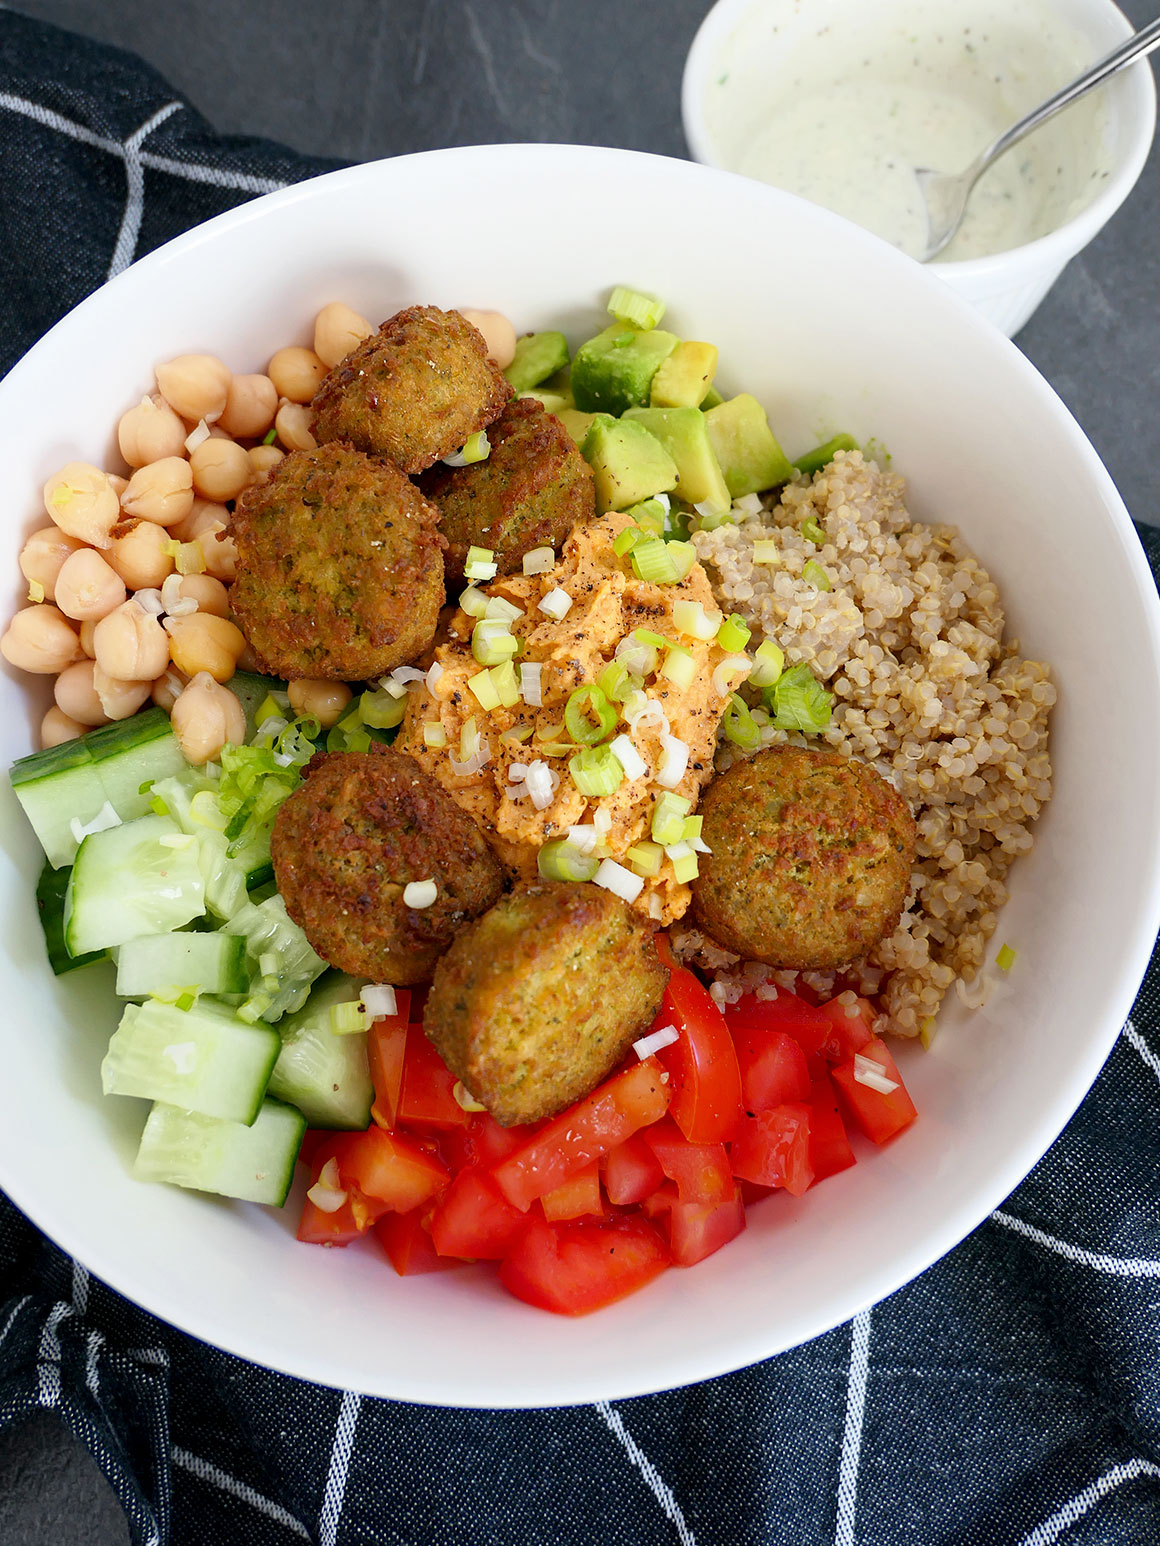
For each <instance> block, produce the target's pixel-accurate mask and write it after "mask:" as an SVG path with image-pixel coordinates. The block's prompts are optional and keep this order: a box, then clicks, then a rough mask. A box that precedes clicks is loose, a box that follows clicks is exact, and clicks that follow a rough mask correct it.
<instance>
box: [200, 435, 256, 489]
mask: <svg viewBox="0 0 1160 1546" xmlns="http://www.w3.org/2000/svg"><path fill="white" fill-rule="evenodd" d="M189 465H190V467H191V468H192V469H193V486H194V488H195V489H196V490H197V492H198V494H199V495H200V496H201V498H202V499H214V500H225V499H236V498H237V497H238V495H239V494H240V493H241V492H242V490H243V489H244V488H245V486H246V484H247V483H249V481H250V479H251V478H252V477H253V475H254V470H253V468H252V467H251V466H250V459H249V457H248V456H247V455H246V453H245V450H244V448H243V447H242V446H240V445H238V443H237V441H236V440H218V439H216V438H214V437H211V438H210V439H209V440H203V441H202V443H201V445H199V446H198V448H197V450H196V451H195V452H194V453H193V455H192V456H191V457H190V458H189Z"/></svg>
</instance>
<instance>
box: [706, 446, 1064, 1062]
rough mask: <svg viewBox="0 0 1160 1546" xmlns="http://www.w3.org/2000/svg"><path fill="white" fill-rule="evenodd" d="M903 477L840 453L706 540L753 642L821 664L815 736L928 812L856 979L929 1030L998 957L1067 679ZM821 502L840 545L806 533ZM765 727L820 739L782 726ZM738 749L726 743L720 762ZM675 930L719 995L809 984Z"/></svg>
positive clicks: (889, 1021)
mask: <svg viewBox="0 0 1160 1546" xmlns="http://www.w3.org/2000/svg"><path fill="white" fill-rule="evenodd" d="M904 491H905V486H904V482H903V479H902V478H900V477H898V476H897V475H895V474H893V473H891V472H888V471H885V470H883V469H882V468H881V467H879V466H878V464H877V463H875V462H872V461H868V460H866V459H865V458H864V457H863V456H862V454H861V452H858V451H850V452H839V453H838V455H837V456H836V457H835V459H834V460H833V461H832V462H831V463H830V464H829V465H828V466H827V467H825V468H823V469H822V471H821V472H819V473H817V474H816V475H815V476H814V477H813V478H812V479H807V478H799V479H798V480H797V481H795V482H793V483H791V484H788V485H787V486H786V487H785V488H784V489H783V490H782V491H781V496H780V499H779V501H778V503H777V504H775V505H774V506H773V507H772V508H771V509H768V510H762V511H761V512H760V513H759V514H756V515H754V516H751V517H749V518H747V519H745V520H743V521H740V522H739V523H738V524H736V525H729V524H726V525H722V526H720V527H718V528H717V529H716V530H715V531H706V532H698V533H697V534H696V535H695V536H694V538H693V540H694V542H695V543H696V547H697V553H698V555H699V557H700V558H701V560H702V562H703V563H704V564H705V566H706V569H707V571H708V573H709V576H710V578H711V580H712V582H713V587H714V590H715V592H716V594H717V597H718V601H719V604H720V605H721V607H722V609H723V610H724V611H725V612H726V613H729V612H739V613H741V615H742V616H743V617H744V618H745V619H746V620H747V622H749V623H750V625H751V626H752V627H753V629H754V638H753V641H752V644H753V645H756V644H757V643H758V642H759V641H760V638H761V637H762V636H764V637H765V638H768V639H772V640H773V641H774V642H775V643H777V644H778V645H779V646H780V647H781V649H782V650H784V652H785V657H786V663H787V665H795V664H797V663H798V662H799V661H804V662H806V663H808V664H809V665H810V666H811V667H812V669H813V670H814V672H815V673H816V674H817V676H818V677H819V678H821V680H822V681H823V682H824V683H825V684H826V686H827V688H828V689H829V691H830V692H832V693H833V694H834V710H833V717H832V719H831V722H830V725H829V727H828V728H827V729H826V730H824V731H823V732H822V734H821V736H820V737H818V738H815V739H814V742H813V744H818V741H819V740H820V741H823V742H825V743H826V744H827V745H829V746H832V747H834V748H835V749H836V750H838V751H841V752H844V753H846V754H847V755H849V756H852V757H860V758H862V759H864V760H865V761H867V762H870V763H873V765H874V766H875V767H877V768H878V770H879V771H880V772H881V773H882V774H884V775H885V776H886V777H887V778H889V779H890V780H891V781H892V782H893V783H894V784H895V786H896V787H897V788H898V790H899V791H900V792H901V793H902V794H903V795H904V796H905V797H906V799H907V800H908V801H909V803H910V805H911V808H912V809H913V811H914V815H915V818H916V821H917V827H918V843H917V849H916V855H915V864H914V871H913V875H912V885H911V896H910V900H909V904H908V906H907V908H906V911H905V912H904V913H903V915H902V918H901V920H900V921H899V924H898V927H897V928H896V929H895V930H894V932H893V933H892V934H890V935H888V936H887V938H886V939H884V940H882V941H880V943H879V944H877V945H876V946H875V947H874V949H873V950H872V951H871V952H870V953H869V955H868V956H867V958H866V960H865V961H864V962H861V963H858V964H857V965H856V967H855V968H853V969H852V970H851V971H848V972H846V973H843V974H842V981H843V984H847V983H849V984H852V985H854V986H856V987H857V988H858V989H859V990H860V991H863V992H875V991H878V992H880V995H881V999H880V1001H881V1003H882V1004H883V1006H884V1010H885V1016H886V1026H885V1028H886V1029H888V1030H891V1031H893V1032H895V1033H896V1034H898V1035H902V1036H917V1035H923V1036H924V1037H925V1036H927V1035H928V1034H929V1032H930V1029H931V1028H932V1025H933V1017H934V1016H935V1014H936V1013H937V1011H938V1008H939V1005H940V1003H941V1002H942V999H943V996H944V994H945V993H946V992H947V990H948V989H949V988H950V986H951V984H952V983H953V982H954V981H955V979H956V978H961V979H964V980H967V981H969V980H970V979H973V978H974V977H975V976H976V975H977V974H978V972H979V971H980V969H981V968H982V966H983V963H984V959H985V953H986V949H987V941H988V940H989V939H990V937H991V935H992V933H993V932H994V929H995V924H996V921H997V917H998V912H999V909H1000V908H1001V907H1002V906H1003V903H1004V902H1005V901H1006V899H1007V886H1006V876H1007V871H1008V870H1009V868H1010V867H1011V864H1012V862H1013V861H1014V860H1015V859H1016V858H1017V857H1018V856H1019V855H1020V854H1023V853H1026V852H1027V851H1028V849H1029V848H1030V847H1031V844H1032V836H1031V825H1032V823H1033V822H1034V820H1035V818H1036V817H1037V816H1038V815H1039V812H1040V811H1041V810H1042V808H1043V806H1044V804H1045V803H1046V801H1047V800H1048V798H1049V797H1050V794H1051V763H1050V761H1049V758H1048V750H1047V720H1048V714H1049V711H1050V709H1051V706H1052V704H1053V703H1054V702H1055V697H1056V692H1055V688H1054V686H1053V685H1052V682H1051V675H1050V670H1049V668H1048V667H1047V666H1046V665H1045V664H1043V663H1042V662H1039V661H1034V660H1024V659H1023V658H1022V657H1021V656H1020V655H1019V645H1018V642H1017V641H1016V640H1014V639H1006V640H1005V639H1004V637H1003V627H1004V618H1003V608H1002V604H1001V602H1000V599H999V592H998V589H997V587H996V586H995V584H994V582H993V581H992V580H991V578H990V576H989V575H988V574H987V571H986V570H985V569H984V568H983V567H982V565H981V564H980V563H979V561H978V559H977V558H975V556H974V554H973V553H972V552H971V551H970V549H969V548H968V547H967V545H966V544H965V543H964V542H963V541H962V540H961V538H960V537H959V536H958V533H957V532H956V530H955V529H954V528H953V527H950V526H924V525H921V524H919V523H918V522H916V521H912V520H911V518H910V516H909V514H908V513H907V510H906V506H905V504H904V503H903V496H904ZM811 518H813V519H814V520H816V521H817V522H818V524H819V525H820V526H821V528H822V530H823V531H824V533H825V542H824V544H821V545H819V544H816V543H814V542H812V541H810V540H809V539H808V538H807V537H806V536H804V535H803V534H802V532H801V530H800V527H801V525H802V523H803V522H804V521H807V520H810V519H811ZM770 539H775V540H776V542H777V559H776V562H774V563H765V562H762V563H758V562H755V560H754V546H753V544H754V542H755V541H756V540H763V541H768V540H770ZM810 559H812V560H814V562H815V563H820V564H821V566H822V568H823V569H824V570H825V572H826V575H827V577H828V579H829V581H830V589H829V590H828V591H826V590H820V589H818V588H817V587H816V586H814V585H812V584H811V583H810V582H809V580H806V579H803V578H802V570H803V567H804V566H805V564H806V563H807V561H808V560H810ZM747 696H749V697H750V698H751V700H752V701H753V702H757V701H758V695H757V694H756V693H747ZM759 718H760V716H759ZM762 741H763V744H765V745H775V744H778V743H780V742H784V741H793V742H797V743H800V744H803V745H807V744H810V742H809V741H807V740H806V738H804V737H803V736H801V735H799V734H796V733H787V732H786V731H783V730H777V729H775V728H774V727H773V726H772V725H769V724H766V725H765V726H763V728H762ZM739 755H740V753H738V752H737V751H736V750H735V748H733V747H732V746H731V745H729V743H728V742H723V743H722V746H721V751H720V754H719V760H718V767H719V768H721V769H723V768H725V767H727V766H728V765H729V764H730V763H731V762H732V761H734V760H735V759H736V757H737V756H739ZM676 932H677V944H678V948H680V949H681V950H682V952H683V953H685V954H688V955H696V956H698V957H699V959H700V960H701V961H702V963H703V964H704V965H706V966H708V967H709V968H710V969H711V970H713V971H715V972H716V974H717V978H718V981H717V984H716V985H715V992H716V994H717V996H718V997H720V998H725V999H735V998H737V997H739V996H740V994H741V993H742V992H744V991H747V990H752V989H753V988H755V987H757V986H758V985H760V984H764V983H767V982H774V983H780V984H782V985H783V986H787V987H792V986H793V985H794V982H795V980H796V979H795V977H794V974H792V973H785V972H773V971H771V970H770V969H769V968H767V967H762V966H757V965H755V964H754V963H742V962H739V961H738V960H737V958H736V957H735V956H732V955H730V954H729V953H728V952H726V951H722V950H721V949H720V948H719V947H717V946H716V945H714V944H713V942H712V941H709V940H706V939H704V938H703V937H702V936H701V935H699V934H697V933H696V932H695V931H693V930H685V931H680V930H679V929H678V931H676ZM802 980H803V981H805V982H806V983H807V984H808V985H810V986H811V987H814V988H817V989H818V990H819V991H822V992H828V991H830V990H831V989H832V987H833V986H834V984H835V982H836V980H837V979H836V978H835V975H834V974H831V973H821V972H810V973H805V974H803V976H802Z"/></svg>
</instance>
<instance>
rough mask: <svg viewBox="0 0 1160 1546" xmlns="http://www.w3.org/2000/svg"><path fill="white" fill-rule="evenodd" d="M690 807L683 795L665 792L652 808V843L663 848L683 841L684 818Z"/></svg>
mask: <svg viewBox="0 0 1160 1546" xmlns="http://www.w3.org/2000/svg"><path fill="white" fill-rule="evenodd" d="M692 805H693V802H692V800H686V799H685V797H684V795H679V794H673V793H672V792H671V791H670V790H666V791H665V793H664V794H663V795H661V797H660V799H659V800H658V801H657V803H656V805H655V806H654V808H653V818H652V837H653V842H654V843H660V845H661V846H662V847H664V846H665V845H666V844H668V843H679V842H681V841H683V839H684V834H685V817H686V816H687V815H688V814H689V811H690V810H691V809H692Z"/></svg>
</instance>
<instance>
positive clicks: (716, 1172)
mask: <svg viewBox="0 0 1160 1546" xmlns="http://www.w3.org/2000/svg"><path fill="white" fill-rule="evenodd" d="M640 1136H641V1138H642V1139H643V1141H644V1142H645V1143H647V1144H648V1146H649V1148H650V1149H651V1150H652V1151H653V1153H654V1154H655V1155H656V1157H657V1160H658V1161H659V1163H660V1167H661V1169H662V1170H663V1171H664V1173H665V1175H666V1176H668V1178H669V1180H670V1181H675V1182H676V1186H677V1194H678V1196H679V1197H680V1199H681V1201H682V1202H698V1203H708V1204H714V1205H715V1204H716V1203H719V1202H724V1201H725V1200H726V1198H728V1197H732V1195H733V1172H732V1171H731V1170H730V1169H729V1156H728V1155H727V1154H726V1152H725V1145H724V1144H723V1143H690V1142H689V1140H688V1139H687V1138H686V1137H685V1135H684V1134H683V1133H682V1132H681V1130H680V1129H679V1128H678V1127H677V1125H676V1123H675V1122H674V1121H673V1120H672V1119H671V1118H670V1117H665V1118H664V1119H663V1120H662V1121H660V1122H656V1123H654V1124H653V1126H652V1127H646V1128H645V1130H644V1132H643V1133H641V1135H640Z"/></svg>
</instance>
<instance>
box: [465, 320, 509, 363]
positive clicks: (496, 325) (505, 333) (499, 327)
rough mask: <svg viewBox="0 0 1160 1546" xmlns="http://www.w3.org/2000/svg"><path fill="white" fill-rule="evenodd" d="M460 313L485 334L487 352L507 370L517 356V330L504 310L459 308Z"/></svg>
mask: <svg viewBox="0 0 1160 1546" xmlns="http://www.w3.org/2000/svg"><path fill="white" fill-rule="evenodd" d="M459 315H460V316H461V317H462V318H463V319H464V321H465V322H470V323H471V325H472V327H474V328H477V329H478V330H479V332H481V333H482V334H483V341H484V343H485V344H486V345H487V352H488V354H489V355H490V356H491V358H492V359H493V360H494V361H495V363H496V364H497V365H498V366H499V368H500V370H506V369H507V368H508V366H509V365H510V364H511V362H512V361H513V360H514V359H515V357H516V330H515V328H514V327H513V326H512V325H511V323H510V322H509V321H508V319H507V318H506V317H505V316H504V314H503V312H502V311H471V310H469V309H468V308H467V307H466V306H461V307H460V308H459Z"/></svg>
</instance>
